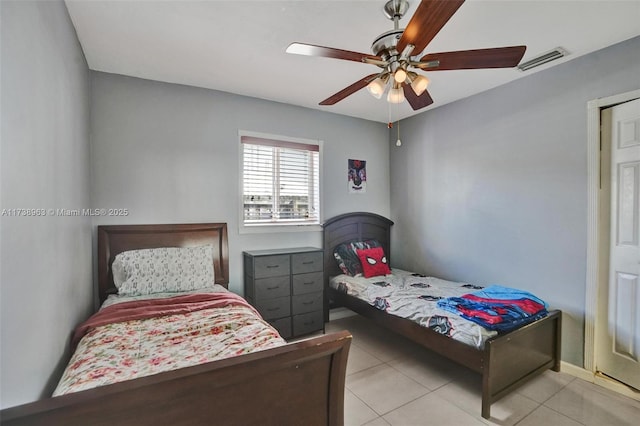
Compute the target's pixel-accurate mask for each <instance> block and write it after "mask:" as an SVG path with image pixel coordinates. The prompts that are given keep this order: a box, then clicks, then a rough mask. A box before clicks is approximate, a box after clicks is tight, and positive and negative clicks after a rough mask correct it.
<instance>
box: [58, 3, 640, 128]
mask: <svg viewBox="0 0 640 426" xmlns="http://www.w3.org/2000/svg"><path fill="white" fill-rule="evenodd" d="M409 1H410V3H411V6H410V9H409V11H408V12H407V15H406V16H405V18H404V19H402V21H401V27H404V26H406V24H407V23H408V22H409V19H410V17H411V16H413V12H414V11H415V7H416V5H417V4H418V0H409ZM384 3H385V0H360V1H337V0H331V1H330V0H323V1H318V0H298V1H274V0H257V1H244V0H240V1H239V0H235V1H218V0H205V1H193V0H172V1H166V0H164V1H149V0H128V1H127V0H125V1H122V0H119V1H113V0H112V1H95V0H66V4H67V8H68V9H69V13H70V15H71V20H72V21H73V24H74V26H75V28H76V31H77V33H78V38H79V40H80V43H81V45H82V48H83V50H84V53H85V56H86V58H87V62H88V64H89V68H91V69H92V70H97V71H104V72H109V73H116V74H123V75H129V76H134V77H140V78H145V79H151V80H158V81H165V82H171V83H180V84H186V85H191V86H198V87H205V88H210V89H216V90H222V91H225V92H231V93H237V94H240V95H247V96H252V97H256V98H262V99H268V100H272V101H277V102H284V103H288V104H292V105H299V106H303V107H309V108H314V109H318V110H323V111H329V112H333V113H337V114H344V115H348V116H352V117H359V118H364V119H369V120H374V121H379V122H387V121H389V118H390V114H391V119H392V120H393V121H395V120H397V119H398V118H405V117H409V116H411V115H414V114H417V113H420V112H422V111H425V110H427V109H430V108H437V107H438V106H442V105H444V104H446V103H449V102H453V101H455V100H457V99H461V98H464V97H467V96H471V95H473V94H476V93H480V92H483V91H485V90H487V89H490V88H492V87H496V86H499V85H502V84H505V83H507V82H509V81H512V80H515V79H517V78H521V77H525V76H527V75H530V74H531V73H533V72H537V71H540V70H543V69H545V68H548V67H550V66H555V65H557V64H560V63H562V62H565V61H567V60H571V59H574V58H576V57H578V56H581V55H584V54H587V53H590V52H593V51H595V50H598V49H602V48H604V47H606V46H609V45H612V44H615V43H618V42H620V41H623V40H627V39H629V38H632V37H635V36H638V35H640V0H626V1H615V0H580V1H567V0H549V1H542V0H533V1H531V0H530V1H526V0H467V2H466V3H465V4H463V5H462V7H461V8H460V9H459V10H458V12H457V13H456V14H455V15H454V16H453V18H452V19H451V20H450V21H449V22H448V23H447V24H446V25H445V27H444V28H443V29H442V31H440V33H439V34H438V35H437V36H436V37H435V39H434V40H433V41H432V42H431V43H430V44H429V45H428V46H427V48H426V49H425V51H424V53H432V52H446V51H452V50H467V49H477V48H488V47H501V46H511V45H523V44H524V45H526V46H527V51H526V53H525V56H524V58H523V61H526V60H528V59H530V58H532V57H535V56H538V55H539V54H542V53H545V52H547V51H549V50H551V49H553V48H555V47H562V48H564V49H565V50H567V51H568V52H569V55H568V56H567V57H566V58H562V59H560V60H558V61H555V62H553V63H551V64H548V65H543V66H541V67H539V68H536V69H535V70H531V71H527V72H520V71H518V70H516V69H490V70H460V71H440V72H430V73H427V75H428V76H429V78H430V79H431V85H430V86H429V92H430V94H431V96H432V97H433V99H434V101H435V102H434V104H433V105H432V106H430V107H428V108H424V109H422V110H419V111H417V112H416V111H413V110H412V109H411V108H410V106H409V105H408V104H407V103H406V102H404V103H403V104H401V105H394V106H392V107H391V110H390V107H389V104H388V103H387V102H386V101H385V100H384V98H383V99H380V100H376V99H374V98H373V97H372V96H371V95H369V94H368V93H367V91H366V90H361V91H359V92H357V93H356V94H354V95H351V96H349V97H348V98H346V99H345V100H343V101H341V102H339V103H337V104H336V105H333V106H319V105H318V102H320V101H322V100H323V99H325V98H327V97H329V96H330V95H332V94H334V93H336V92H337V91H339V90H341V89H343V88H344V87H346V86H348V85H350V84H351V83H353V82H355V81H357V80H359V79H361V78H362V77H364V76H365V75H368V74H371V73H374V72H376V70H378V68H377V67H375V66H373V65H367V64H359V63H356V62H351V61H340V60H335V59H327V58H315V57H308V56H299V55H290V54H287V53H285V49H286V47H287V46H288V45H289V43H291V42H293V41H299V42H305V43H311V44H318V45H322V46H328V47H335V48H341V49H346V50H353V51H357V52H362V53H370V46H371V43H372V41H373V40H374V38H375V37H376V36H377V35H379V34H380V33H382V32H385V31H388V30H390V29H392V28H393V23H392V22H391V21H389V20H388V19H387V18H386V17H385V16H384V15H383V12H382V7H383V5H384Z"/></svg>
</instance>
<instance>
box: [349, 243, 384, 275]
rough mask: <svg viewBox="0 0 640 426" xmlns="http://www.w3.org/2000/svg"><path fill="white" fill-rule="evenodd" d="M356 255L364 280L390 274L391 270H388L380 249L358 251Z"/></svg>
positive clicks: (382, 251)
mask: <svg viewBox="0 0 640 426" xmlns="http://www.w3.org/2000/svg"><path fill="white" fill-rule="evenodd" d="M357 253H358V257H359V258H360V264H361V265H362V274H363V275H364V277H365V278H371V277H377V276H379V275H388V274H390V273H391V269H389V265H387V256H385V254H384V250H383V249H382V247H372V248H368V249H363V250H358V251H357Z"/></svg>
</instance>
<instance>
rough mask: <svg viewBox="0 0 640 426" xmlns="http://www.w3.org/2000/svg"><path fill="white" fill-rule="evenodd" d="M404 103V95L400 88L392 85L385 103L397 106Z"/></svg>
mask: <svg viewBox="0 0 640 426" xmlns="http://www.w3.org/2000/svg"><path fill="white" fill-rule="evenodd" d="M403 101H404V93H403V92H402V88H401V87H400V86H399V85H397V84H394V85H393V88H391V89H389V93H388V94H387V102H389V103H390V104H399V103H402V102H403Z"/></svg>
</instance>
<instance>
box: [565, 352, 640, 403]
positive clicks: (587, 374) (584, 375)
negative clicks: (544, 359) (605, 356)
mask: <svg viewBox="0 0 640 426" xmlns="http://www.w3.org/2000/svg"><path fill="white" fill-rule="evenodd" d="M560 371H562V372H563V373H567V374H570V375H572V376H574V377H577V378H579V379H582V380H584V381H587V382H589V383H593V384H596V385H598V386H602V387H603V388H605V389H609V390H610V391H613V392H616V393H619V394H621V395H624V396H626V397H629V398H631V399H634V400H636V401H640V392H639V391H637V390H635V389H634V388H632V387H629V386H627V385H625V384H624V383H621V382H619V381H617V380H614V379H612V378H611V377H608V376H605V375H604V374H601V373H592V372H591V371H588V370H585V369H584V368H581V367H578V366H576V365H573V364H569V363H568V362H564V361H560Z"/></svg>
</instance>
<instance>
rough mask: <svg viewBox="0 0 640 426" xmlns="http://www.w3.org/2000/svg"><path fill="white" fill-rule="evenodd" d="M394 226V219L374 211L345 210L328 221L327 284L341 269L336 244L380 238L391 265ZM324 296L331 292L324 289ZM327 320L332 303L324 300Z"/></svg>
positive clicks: (325, 225)
mask: <svg viewBox="0 0 640 426" xmlns="http://www.w3.org/2000/svg"><path fill="white" fill-rule="evenodd" d="M391 225H393V222H392V221H391V220H389V219H387V218H386V217H384V216H380V215H378V214H375V213H365V212H357V213H346V214H342V215H340V216H335V217H333V218H331V219H329V220H327V221H326V222H325V223H324V225H322V227H323V228H324V237H323V248H324V285H325V289H326V288H328V286H329V279H330V277H334V276H336V275H340V274H341V273H342V271H341V270H340V268H338V264H337V262H336V260H335V258H334V257H333V251H334V250H335V248H336V246H338V245H339V244H342V243H346V242H350V241H364V240H378V241H379V242H380V244H382V247H383V248H384V252H385V254H386V255H387V261H388V262H389V264H391ZM324 293H325V297H328V294H329V292H328V291H326V290H325V292H324ZM324 306H325V321H328V320H329V309H328V306H329V303H328V301H325V304H324Z"/></svg>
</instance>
